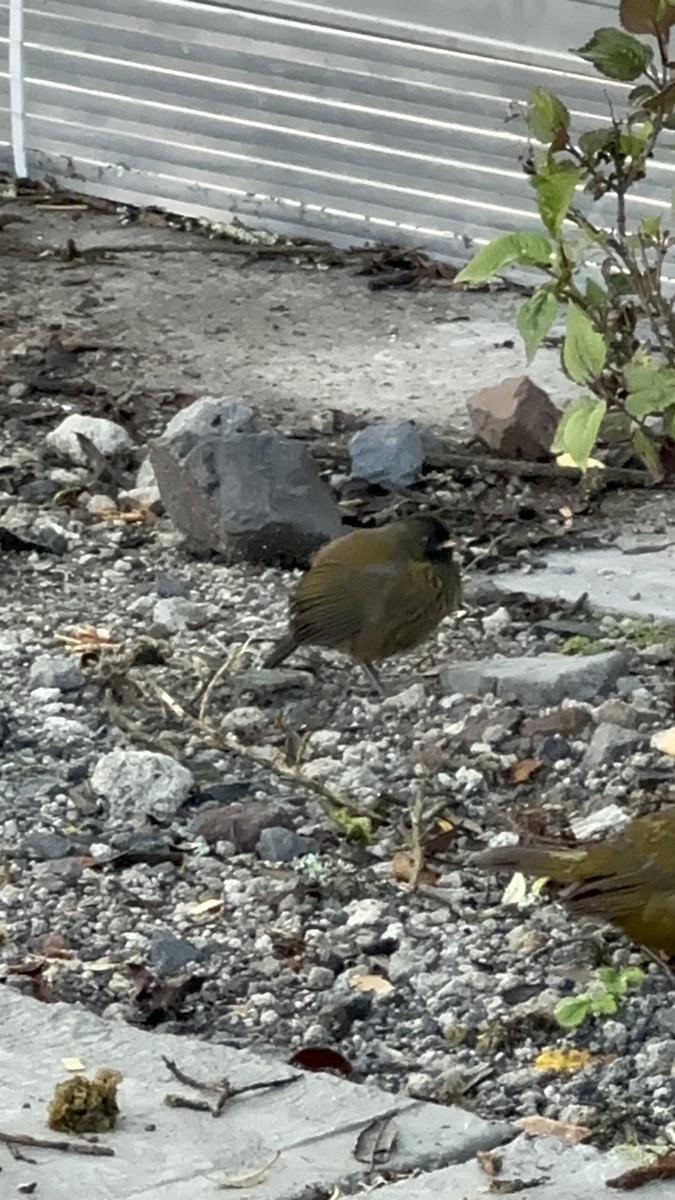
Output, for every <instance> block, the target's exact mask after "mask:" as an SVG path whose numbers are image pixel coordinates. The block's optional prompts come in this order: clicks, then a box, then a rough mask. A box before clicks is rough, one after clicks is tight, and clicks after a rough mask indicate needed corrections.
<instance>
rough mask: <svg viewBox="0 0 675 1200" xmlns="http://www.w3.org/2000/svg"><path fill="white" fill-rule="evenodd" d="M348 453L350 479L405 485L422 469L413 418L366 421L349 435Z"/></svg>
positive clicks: (421, 452)
mask: <svg viewBox="0 0 675 1200" xmlns="http://www.w3.org/2000/svg"><path fill="white" fill-rule="evenodd" d="M349 454H350V457H351V467H352V478H353V479H366V480H367V481H368V483H393V484H394V485H395V486H396V487H408V486H409V485H410V484H411V483H414V482H415V480H416V479H418V478H419V475H420V472H421V470H422V466H423V463H424V457H425V450H424V441H423V438H422V435H421V432H420V430H419V429H418V428H417V426H416V425H415V423H414V421H400V422H399V423H398V424H397V425H368V426H367V427H366V428H365V429H359V431H358V433H355V434H354V436H353V438H351V440H350V442H349Z"/></svg>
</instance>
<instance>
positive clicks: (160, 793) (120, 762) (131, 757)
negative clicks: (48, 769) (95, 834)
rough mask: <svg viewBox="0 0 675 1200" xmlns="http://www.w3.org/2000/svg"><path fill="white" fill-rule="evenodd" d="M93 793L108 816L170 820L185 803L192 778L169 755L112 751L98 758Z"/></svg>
mask: <svg viewBox="0 0 675 1200" xmlns="http://www.w3.org/2000/svg"><path fill="white" fill-rule="evenodd" d="M91 786H92V790H93V791H94V792H95V794H96V795H97V796H100V797H101V798H102V799H104V800H106V801H107V803H108V807H109V810H110V816H111V817H112V818H113V820H115V819H124V818H126V817H129V816H133V815H136V816H143V815H144V814H145V813H151V814H152V816H154V817H172V816H173V815H174V814H175V813H176V812H177V811H178V809H179V808H180V806H181V804H183V802H184V801H185V800H186V798H187V795H188V793H189V791H190V788H191V787H192V775H191V773H190V772H189V771H188V769H187V767H183V766H181V764H180V763H178V762H176V760H175V758H171V757H170V756H169V755H168V754H155V753H154V751H152V750H112V751H111V752H110V754H104V755H103V757H102V758H99V760H98V762H97V764H96V766H95V767H94V771H93V774H92V777H91Z"/></svg>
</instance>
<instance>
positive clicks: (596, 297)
mask: <svg viewBox="0 0 675 1200" xmlns="http://www.w3.org/2000/svg"><path fill="white" fill-rule="evenodd" d="M586 299H587V301H588V303H589V304H590V305H591V307H592V308H595V309H596V310H597V311H598V312H600V313H602V312H604V311H605V308H606V307H607V301H608V299H609V296H608V295H607V292H606V291H605V289H604V288H602V287H600V284H599V283H596V282H595V280H594V279H587V280H586Z"/></svg>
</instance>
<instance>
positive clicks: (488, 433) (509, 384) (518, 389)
mask: <svg viewBox="0 0 675 1200" xmlns="http://www.w3.org/2000/svg"><path fill="white" fill-rule="evenodd" d="M467 409H468V412H469V417H470V419H471V424H472V425H473V429H474V433H475V434H476V435H477V436H478V437H479V438H480V439H481V441H483V442H485V444H486V446H489V448H490V450H494V451H495V452H496V453H497V454H503V455H504V456H505V457H506V458H528V459H537V458H542V457H544V456H545V455H546V454H548V453H549V452H550V449H551V443H552V442H553V437H554V434H555V431H556V428H557V426H558V421H559V420H560V412H559V410H558V409H557V408H556V406H555V404H554V403H553V401H552V400H551V397H550V396H549V395H548V392H545V391H544V390H543V388H540V387H538V386H537V384H536V383H533V382H532V380H531V379H530V378H529V377H528V376H527V375H518V376H514V377H513V378H511V379H503V380H502V382H501V383H498V384H497V385H496V387H487V388H481V389H480V391H478V392H475V393H474V395H473V396H472V397H471V399H470V400H469V401H468V402H467Z"/></svg>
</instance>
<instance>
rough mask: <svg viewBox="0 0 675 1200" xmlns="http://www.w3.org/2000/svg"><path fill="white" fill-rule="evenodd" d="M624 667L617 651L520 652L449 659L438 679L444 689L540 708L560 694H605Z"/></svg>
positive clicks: (581, 697)
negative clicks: (490, 695)
mask: <svg viewBox="0 0 675 1200" xmlns="http://www.w3.org/2000/svg"><path fill="white" fill-rule="evenodd" d="M625 670H626V660H625V659H624V657H623V655H622V654H621V652H620V651H618V650H610V651H608V652H607V653H606V654H593V655H588V656H581V655H579V656H569V655H566V654H539V655H538V656H537V657H536V658H529V657H527V656H526V655H520V656H518V657H516V658H488V659H483V660H482V661H479V662H458V663H452V664H451V665H449V666H447V667H442V669H441V671H440V681H441V686H442V688H443V690H444V691H445V692H448V693H455V692H461V693H462V695H464V696H482V695H484V694H485V693H486V692H492V693H493V694H494V695H495V696H499V697H500V699H502V700H507V701H513V700H515V701H517V702H518V703H519V704H525V705H531V706H533V707H536V708H544V707H549V706H551V707H552V706H553V705H555V704H560V703H561V702H562V701H563V700H565V699H573V700H593V699H594V698H595V697H596V696H601V695H603V694H605V693H606V692H607V691H608V690H609V689H610V688H611V686H612V684H613V683H614V682H615V681H616V680H617V679H618V678H619V676H620V675H621V674H622V673H624V672H625Z"/></svg>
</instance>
